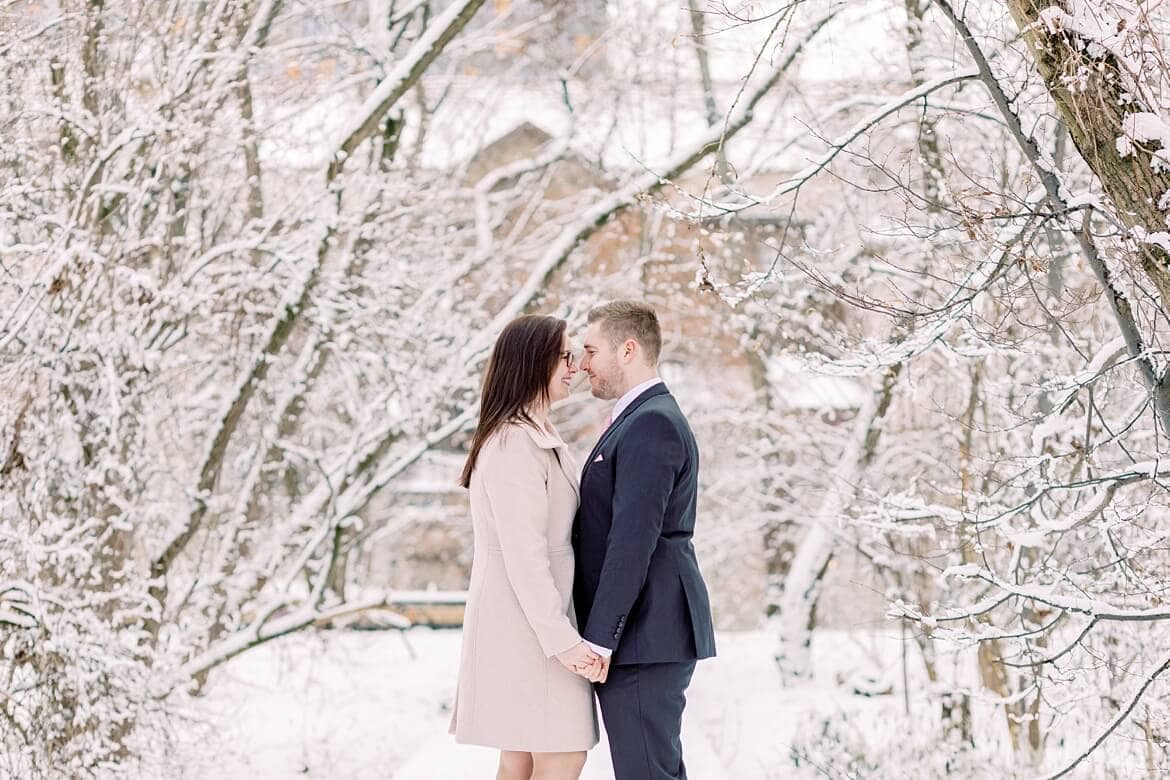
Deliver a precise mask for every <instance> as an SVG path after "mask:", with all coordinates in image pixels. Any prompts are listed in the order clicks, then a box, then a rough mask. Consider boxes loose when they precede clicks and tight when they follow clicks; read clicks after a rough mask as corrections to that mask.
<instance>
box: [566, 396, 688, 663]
mask: <svg viewBox="0 0 1170 780" xmlns="http://www.w3.org/2000/svg"><path fill="white" fill-rule="evenodd" d="M615 458H616V459H615V461H614V470H615V473H614V488H613V525H612V526H611V527H610V531H609V537H608V538H607V539H606V547H605V562H604V563H603V564H602V568H601V576H600V583H599V585H598V587H597V594H596V595H595V596H594V599H593V606H592V608H591V609H590V610H589V620H588V622H587V624H586V626H585V630H584V631H583V632H582V636H583V637H584V638H585V639H586V640H588V641H590V642H594V643H596V644H599V645H601V646H602V647H608V648H616V647H617V645H618V642H619V641H620V640H621V635H622V631H623V630H624V628H625V622H626V616H627V615H628V614H629V613H630V610H631V609H632V608H633V606H634V602H635V601H636V600H637V598H638V594H640V593H641V592H642V586H643V585H644V584H645V582H646V574H647V572H648V571H649V569H650V557H651V556H652V555H653V554H654V549H655V548H656V547H657V546H658V540H659V537H660V536H661V534H662V523H663V519H664V517H665V514H666V505H667V503H668V502H669V501H670V494H671V493H672V492H673V490H674V484H675V480H676V478H677V477H678V474H679V472H680V471H681V470H682V468H683V466H684V465H685V461H686V447H685V446H684V444H683V440H682V436H681V435H680V434H679V431H678V429H677V428H676V427H675V426H674V424H673V422H672V421H671V420H670V419H669V418H667V417H665V416H663V415H661V414H655V413H645V414H640V415H638V416H637V417H636V418H635V419H633V420H630V422H629V427H628V430H626V431H625V432H624V433H623V434H622V438H621V441H620V442H618V445H617V451H616V455H615Z"/></svg>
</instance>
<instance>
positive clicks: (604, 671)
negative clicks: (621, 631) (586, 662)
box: [593, 655, 613, 683]
mask: <svg viewBox="0 0 1170 780" xmlns="http://www.w3.org/2000/svg"><path fill="white" fill-rule="evenodd" d="M612 660H613V656H612V655H611V656H609V657H608V658H602V659H601V664H600V665H601V669H600V670H599V671H598V676H597V679H596V680H593V682H595V683H604V682H605V681H606V680H607V679H608V678H609V663H610V661H612Z"/></svg>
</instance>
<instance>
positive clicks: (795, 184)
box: [702, 70, 979, 214]
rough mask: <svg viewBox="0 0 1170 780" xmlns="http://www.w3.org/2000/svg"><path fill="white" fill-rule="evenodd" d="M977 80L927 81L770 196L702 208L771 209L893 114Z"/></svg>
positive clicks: (972, 74)
mask: <svg viewBox="0 0 1170 780" xmlns="http://www.w3.org/2000/svg"><path fill="white" fill-rule="evenodd" d="M978 77H979V72H978V71H975V70H970V71H965V72H963V73H959V74H957V75H954V76H944V77H943V78H939V79H935V80H933V81H928V82H926V83H925V84H923V85H922V86H920V87H916V88H914V89H912V90H910V91H909V92H905V93H903V94H901V95H899V96H898V97H896V98H893V99H891V100H889V101H887V102H886V103H884V104H883V105H882V106H880V107H879V108H877V109H876V110H875V111H873V112H871V113H870V114H869V115H867V116H865V117H864V118H862V119H861V120H860V121H859V122H857V123H856V124H855V125H853V127H851V128H849V129H848V130H847V131H846V132H845V133H844V134H842V135H841V137H840V138H838V139H837V140H836V141H834V142H833V143H832V145H831V146H830V147H829V149H828V150H827V151H826V152H825V153H824V154H823V155H821V156H820V158H818V159H817V160H815V161H813V162H812V163H810V164H809V165H807V166H805V168H804V169H803V170H801V171H800V172H799V173H797V174H796V175H795V176H793V177H792V178H790V179H786V180H784V181H782V182H780V184H778V185H776V188H775V189H773V190H772V191H771V192H770V193H768V194H767V195H765V196H764V197H762V198H752V197H750V196H748V197H747V199H746V200H736V201H735V202H727V203H719V202H712V201H703V202H702V204H703V205H706V206H711V207H714V208H716V209H718V210H719V211H720V212H723V213H728V214H730V213H734V212H737V211H742V210H743V209H746V208H750V207H752V206H759V205H772V204H774V203H776V201H778V200H780V198H783V197H784V196H785V195H788V194H789V193H791V192H795V191H796V190H799V189H800V188H801V187H802V186H804V184H805V183H806V182H808V181H809V180H810V179H812V178H813V177H815V176H816V175H817V174H818V173H820V172H821V171H823V170H825V169H826V168H828V167H829V165H830V164H831V163H832V162H833V160H835V159H837V155H839V154H840V153H841V152H842V151H844V150H845V149H846V148H848V147H849V145H850V144H852V143H853V142H854V141H856V140H857V139H858V138H860V137H861V136H862V135H864V134H865V133H866V132H868V131H869V130H872V129H873V128H874V127H875V126H877V125H878V124H881V122H882V121H884V120H885V119H886V118H887V117H889V116H890V115H892V114H896V113H897V112H898V111H900V110H902V109H903V108H905V107H906V106H908V105H910V104H912V103H916V102H918V101H919V100H923V99H925V98H926V97H927V96H928V95H930V94H931V93H932V92H937V91H938V90H940V89H942V88H943V87H948V86H950V85H951V84H958V83H961V82H964V81H971V80H973V79H976V78H978Z"/></svg>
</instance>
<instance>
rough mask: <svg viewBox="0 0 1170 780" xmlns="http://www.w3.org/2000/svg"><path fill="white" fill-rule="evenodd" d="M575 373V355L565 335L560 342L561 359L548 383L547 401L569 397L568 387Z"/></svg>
mask: <svg viewBox="0 0 1170 780" xmlns="http://www.w3.org/2000/svg"><path fill="white" fill-rule="evenodd" d="M576 373H577V355H576V354H575V353H574V352H573V345H572V344H571V343H570V342H569V337H568V335H566V336H565V337H564V340H563V341H562V342H561V359H560V360H558V361H557V367H556V368H555V369H553V375H552V379H550V380H549V383H548V400H549V401H550V402H556V401H560V400H561V399H563V398H568V397H569V385H570V383H572V381H573V375H574V374H576Z"/></svg>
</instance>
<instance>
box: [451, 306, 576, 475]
mask: <svg viewBox="0 0 1170 780" xmlns="http://www.w3.org/2000/svg"><path fill="white" fill-rule="evenodd" d="M565 325H566V323H565V321H564V320H562V319H557V318H556V317H546V316H543V315H540V314H529V315H527V316H524V317H517V318H516V319H514V320H512V321H511V322H509V323H508V324H507V325H506V326H505V327H504V330H503V332H501V333H500V337H499V338H498V339H496V345H495V347H493V348H492V356H491V357H490V358H488V365H487V371H486V372H485V373H484V376H483V390H482V392H481V394H480V400H479V424H478V425H476V426H475V435H474V436H472V437H471V452H469V453H468V455H467V462H466V463H464V464H463V474H462V475H461V476H460V477H459V484H460V485H462V486H463V487H471V472H473V471H475V462H476V461H477V460H478V459H479V451H480V450H481V449H483V445H484V442H486V441H487V440H488V439H489V438H490V437H491V435H492V434H493V433H495V432H496V431H497V430H498V429H499V428H500V426H501V425H504V424H505V423H507V422H508V421H510V420H520V421H522V422H526V423H528V424H529V425H536V422H535V421H533V419H532V418H531V417H529V416H528V409H529V407H531V406H532V405H533V403H534V402H536V401H537V400H539V401H541V402H543V403H548V384H549V381H551V380H552V375H553V372H554V371H556V368H557V361H558V360H560V359H561V351H562V349H563V347H564V339H565Z"/></svg>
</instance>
